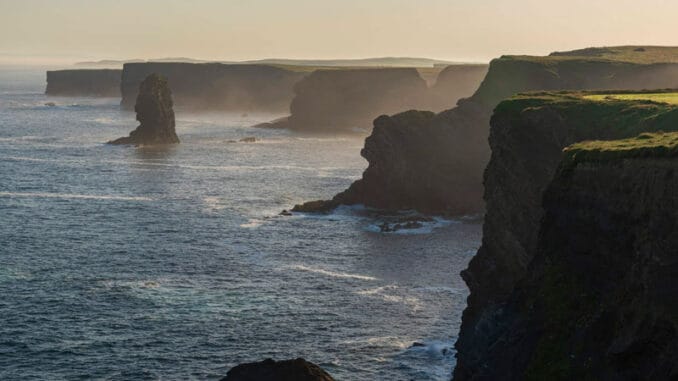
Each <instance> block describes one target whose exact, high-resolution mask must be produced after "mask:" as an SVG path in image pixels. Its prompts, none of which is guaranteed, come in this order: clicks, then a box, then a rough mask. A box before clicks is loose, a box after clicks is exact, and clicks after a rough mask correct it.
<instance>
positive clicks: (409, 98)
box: [259, 65, 487, 133]
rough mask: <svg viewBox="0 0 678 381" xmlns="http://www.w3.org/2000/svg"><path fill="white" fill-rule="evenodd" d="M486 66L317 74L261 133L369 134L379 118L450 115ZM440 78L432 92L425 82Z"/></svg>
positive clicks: (314, 73) (481, 76)
mask: <svg viewBox="0 0 678 381" xmlns="http://www.w3.org/2000/svg"><path fill="white" fill-rule="evenodd" d="M486 72H487V65H450V66H447V67H445V68H444V69H442V70H441V69H439V68H436V69H435V70H433V69H423V68H419V69H416V68H362V69H358V68H353V69H332V70H317V71H315V72H313V73H312V74H311V75H309V76H308V77H306V78H304V79H303V80H302V81H301V82H299V83H298V84H297V85H296V86H295V88H294V92H295V97H294V99H293V100H292V104H291V106H290V116H289V117H288V118H284V119H281V120H279V121H275V122H271V123H264V124H263V125H260V126H259V127H272V128H289V129H291V130H295V131H302V132H313V133H346V132H354V133H355V132H358V133H369V131H370V129H371V127H372V122H373V121H374V119H375V118H377V117H378V116H380V115H385V114H393V113H397V112H402V111H406V110H411V109H420V110H433V111H441V110H445V109H447V108H449V107H451V106H453V105H454V104H456V102H457V101H458V100H459V99H461V98H463V97H467V96H470V95H471V94H473V91H475V89H476V88H477V87H478V85H479V84H480V82H481V81H482V78H483V76H484V75H485V73H486ZM432 75H435V78H436V80H435V81H434V84H433V85H432V86H428V84H427V81H426V80H425V79H424V77H430V76H432Z"/></svg>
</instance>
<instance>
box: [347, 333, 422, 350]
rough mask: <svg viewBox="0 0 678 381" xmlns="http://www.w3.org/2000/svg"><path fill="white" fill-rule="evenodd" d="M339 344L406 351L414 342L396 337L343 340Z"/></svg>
mask: <svg viewBox="0 0 678 381" xmlns="http://www.w3.org/2000/svg"><path fill="white" fill-rule="evenodd" d="M339 343H340V344H346V345H367V346H379V347H389V348H397V349H405V348H407V347H408V346H409V345H411V343H412V342H411V341H408V340H404V339H403V338H400V337H396V336H377V337H365V338H359V339H350V340H342V341H340V342H339Z"/></svg>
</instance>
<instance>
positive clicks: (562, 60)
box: [472, 46, 678, 109]
mask: <svg viewBox="0 0 678 381" xmlns="http://www.w3.org/2000/svg"><path fill="white" fill-rule="evenodd" d="M675 87H678V47H650V46H646V47H637V46H627V47H611V48H588V49H582V50H576V51H572V52H559V53H553V54H551V55H549V56H502V57H501V58H497V59H495V60H493V61H492V62H491V63H490V69H489V72H488V74H487V76H486V78H485V80H484V81H483V83H482V85H481V86H480V88H479V89H478V91H477V92H476V93H475V94H474V95H473V98H472V99H473V100H474V101H475V102H477V103H479V104H481V105H483V106H485V107H486V108H490V109H491V108H492V107H494V106H495V105H496V104H498V103H499V102H500V101H501V100H502V99H505V98H507V97H510V96H511V95H513V94H516V93H519V92H524V91H537V90H625V89H630V90H642V89H663V88H675Z"/></svg>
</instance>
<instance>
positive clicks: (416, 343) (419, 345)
mask: <svg viewBox="0 0 678 381" xmlns="http://www.w3.org/2000/svg"><path fill="white" fill-rule="evenodd" d="M425 346H426V344H424V343H420V342H418V341H415V342H414V343H412V345H410V348H417V347H425Z"/></svg>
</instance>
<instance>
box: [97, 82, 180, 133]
mask: <svg viewBox="0 0 678 381" xmlns="http://www.w3.org/2000/svg"><path fill="white" fill-rule="evenodd" d="M172 106H173V104H172V92H171V91H170V89H169V86H168V85H167V80H166V79H164V78H163V77H161V76H159V75H157V74H151V75H149V76H148V77H147V78H146V79H145V80H144V81H143V82H142V83H141V85H140V87H139V96H138V97H137V104H136V106H135V107H134V110H135V111H136V113H137V120H138V121H139V123H140V125H139V127H137V129H136V130H134V131H132V132H131V133H130V135H129V136H128V137H124V138H120V139H116V140H113V141H110V142H108V143H109V144H144V145H150V144H174V143H179V138H178V137H177V134H176V131H175V122H174V110H173V109H172Z"/></svg>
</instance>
